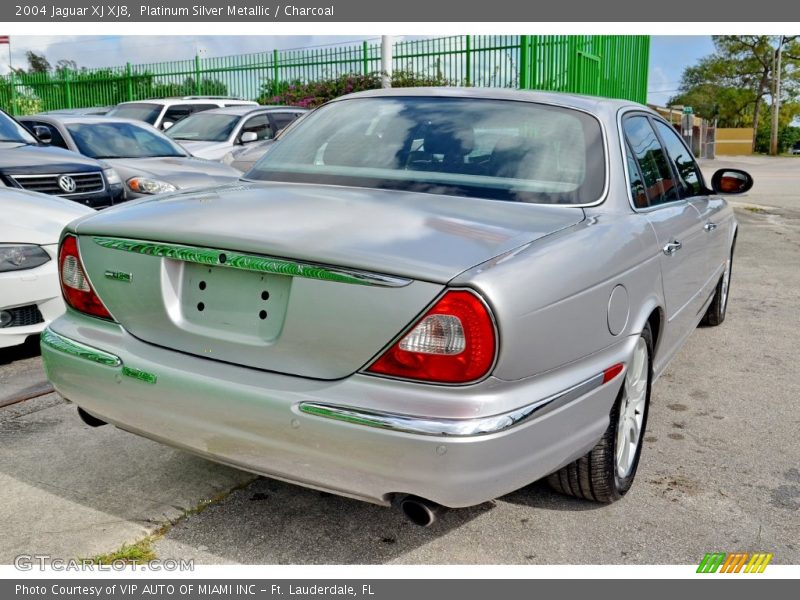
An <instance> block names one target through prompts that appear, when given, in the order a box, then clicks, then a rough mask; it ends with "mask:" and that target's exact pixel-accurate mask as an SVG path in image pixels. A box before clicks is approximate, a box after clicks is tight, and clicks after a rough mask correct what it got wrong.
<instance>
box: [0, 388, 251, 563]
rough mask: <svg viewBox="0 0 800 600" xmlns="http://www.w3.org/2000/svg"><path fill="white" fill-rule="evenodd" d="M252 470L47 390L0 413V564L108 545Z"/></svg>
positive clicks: (80, 553)
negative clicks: (99, 421) (92, 413)
mask: <svg viewBox="0 0 800 600" xmlns="http://www.w3.org/2000/svg"><path fill="white" fill-rule="evenodd" d="M251 479H253V476H252V475H250V474H248V473H244V472H242V471H237V470H235V469H230V468H227V467H223V466H220V465H217V464H215V463H211V462H208V461H206V460H203V459H201V458H196V457H194V456H192V455H189V454H186V453H184V452H180V451H177V450H172V449H170V448H167V447H166V446H162V445H161V444H157V443H155V442H151V441H149V440H145V439H142V438H140V437H137V436H134V435H131V434H129V433H125V432H123V431H120V430H118V429H115V428H113V427H100V428H97V429H92V428H90V427H88V426H87V425H84V424H83V423H82V422H81V420H80V419H79V418H78V415H77V413H76V410H75V407H74V406H73V405H71V404H68V403H65V402H64V401H63V400H61V399H60V398H59V397H58V396H57V395H56V394H54V393H53V394H49V395H46V396H42V397H40V398H37V399H35V400H29V401H27V402H23V403H21V404H16V405H14V406H9V407H7V408H5V409H2V410H0V524H2V525H0V564H9V563H12V562H13V560H14V557H15V556H17V555H19V554H47V555H50V556H53V557H57V558H62V559H74V558H84V557H91V556H95V555H97V554H102V553H107V552H110V551H114V550H117V549H118V548H119V547H120V546H122V545H123V544H126V543H132V542H135V541H136V540H138V539H141V538H142V537H144V536H146V535H148V534H150V533H152V532H153V531H155V530H156V529H158V528H159V527H160V526H161V525H162V524H163V523H165V522H169V521H173V520H175V519H177V518H179V517H181V516H182V515H183V514H184V513H185V511H187V510H191V509H193V508H195V507H196V506H197V505H198V504H200V503H201V502H203V501H205V500H209V499H213V498H215V497H218V496H219V495H220V494H224V493H226V492H228V491H230V490H231V489H232V488H234V487H236V486H237V485H240V484H242V483H243V482H246V481H249V480H251Z"/></svg>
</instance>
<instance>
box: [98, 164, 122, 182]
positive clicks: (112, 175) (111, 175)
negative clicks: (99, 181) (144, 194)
mask: <svg viewBox="0 0 800 600" xmlns="http://www.w3.org/2000/svg"><path fill="white" fill-rule="evenodd" d="M103 175H105V178H106V182H107V183H108V185H122V179H120V176H119V173H117V172H116V171H115V170H114V169H111V168H108V169H103Z"/></svg>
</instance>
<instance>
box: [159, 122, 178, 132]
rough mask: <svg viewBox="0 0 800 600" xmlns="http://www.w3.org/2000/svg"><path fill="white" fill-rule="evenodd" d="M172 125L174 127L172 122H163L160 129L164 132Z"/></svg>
mask: <svg viewBox="0 0 800 600" xmlns="http://www.w3.org/2000/svg"><path fill="white" fill-rule="evenodd" d="M173 125H175V123H174V122H172V121H164V122H163V123H162V124H161V127H162V128H163V129H164V131H166V130H167V129H169V128H170V127H172V126H173Z"/></svg>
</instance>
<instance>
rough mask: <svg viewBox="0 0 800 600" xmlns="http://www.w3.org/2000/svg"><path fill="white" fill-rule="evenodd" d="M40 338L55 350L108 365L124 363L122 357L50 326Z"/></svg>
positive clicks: (113, 365)
mask: <svg viewBox="0 0 800 600" xmlns="http://www.w3.org/2000/svg"><path fill="white" fill-rule="evenodd" d="M40 340H41V343H42V344H43V345H45V346H48V347H50V348H53V349H54V350H58V351H59V352H64V353H65V354H70V355H72V356H77V357H78V358H83V359H86V360H90V361H92V362H96V363H99V364H101V365H105V366H107V367H119V366H121V365H122V359H120V357H119V356H116V355H114V354H111V353H109V352H104V351H103V350H98V349H97V348H93V347H92V346H87V345H86V344H81V343H80V342H76V341H74V340H71V339H69V338H65V337H64V336H62V335H59V334H57V333H56V332H55V331H53V330H52V329H50V328H49V327H47V328H45V330H44V331H42V334H41V337H40Z"/></svg>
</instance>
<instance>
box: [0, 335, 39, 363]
mask: <svg viewBox="0 0 800 600" xmlns="http://www.w3.org/2000/svg"><path fill="white" fill-rule="evenodd" d="M39 355H41V350H40V349H39V336H38V335H32V336H30V337H29V338H28V339H27V340H25V343H24V344H20V345H19V346H11V347H9V348H0V365H7V364H9V363H12V362H14V361H17V360H23V359H26V358H33V357H35V356H39Z"/></svg>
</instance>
